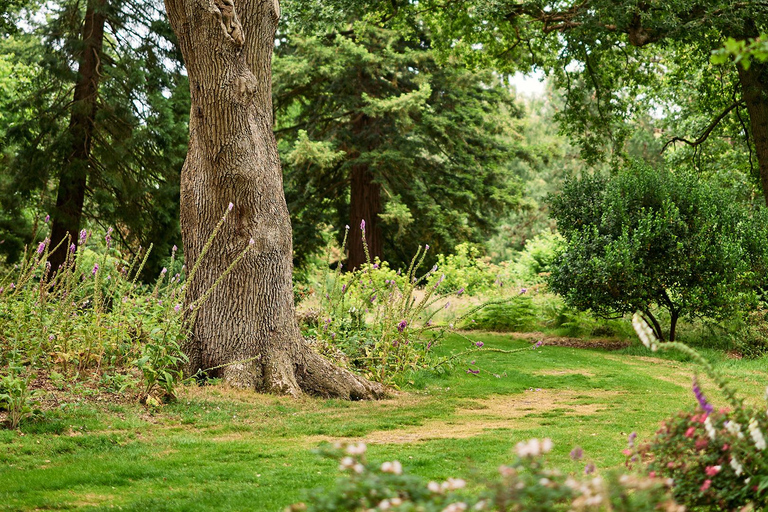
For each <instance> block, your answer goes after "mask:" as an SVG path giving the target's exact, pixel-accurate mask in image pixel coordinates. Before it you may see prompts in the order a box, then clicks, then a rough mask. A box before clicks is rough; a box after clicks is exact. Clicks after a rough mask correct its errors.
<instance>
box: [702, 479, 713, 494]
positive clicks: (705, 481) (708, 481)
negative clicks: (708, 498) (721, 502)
mask: <svg viewBox="0 0 768 512" xmlns="http://www.w3.org/2000/svg"><path fill="white" fill-rule="evenodd" d="M710 485H712V480H704V485H702V486H701V488H700V489H699V490H700V491H701V492H704V491H706V490H707V489H709V486H710Z"/></svg>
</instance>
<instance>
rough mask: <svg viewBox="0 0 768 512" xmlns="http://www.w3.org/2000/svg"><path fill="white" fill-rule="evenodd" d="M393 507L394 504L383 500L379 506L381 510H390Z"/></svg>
mask: <svg viewBox="0 0 768 512" xmlns="http://www.w3.org/2000/svg"><path fill="white" fill-rule="evenodd" d="M391 506H392V504H391V503H390V502H389V500H382V501H381V503H379V505H378V507H379V510H389V507H391Z"/></svg>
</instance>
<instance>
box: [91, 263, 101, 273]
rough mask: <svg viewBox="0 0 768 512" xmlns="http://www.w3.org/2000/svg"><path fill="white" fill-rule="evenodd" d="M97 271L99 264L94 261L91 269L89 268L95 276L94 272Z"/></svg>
mask: <svg viewBox="0 0 768 512" xmlns="http://www.w3.org/2000/svg"><path fill="white" fill-rule="evenodd" d="M98 271H99V264H98V263H94V264H93V270H91V274H92V275H94V276H95V275H96V272H98Z"/></svg>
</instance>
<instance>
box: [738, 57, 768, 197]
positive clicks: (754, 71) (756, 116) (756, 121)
mask: <svg viewBox="0 0 768 512" xmlns="http://www.w3.org/2000/svg"><path fill="white" fill-rule="evenodd" d="M736 67H737V68H738V69H739V81H740V82H741V87H742V96H743V98H744V103H746V105H747V112H749V123H750V128H751V129H752V141H753V142H754V144H755V155H756V156H757V164H758V169H759V172H760V184H761V185H762V187H763V196H764V197H765V202H766V204H768V64H765V63H759V62H753V63H752V65H751V66H750V67H749V69H744V67H742V66H741V65H737V66H736Z"/></svg>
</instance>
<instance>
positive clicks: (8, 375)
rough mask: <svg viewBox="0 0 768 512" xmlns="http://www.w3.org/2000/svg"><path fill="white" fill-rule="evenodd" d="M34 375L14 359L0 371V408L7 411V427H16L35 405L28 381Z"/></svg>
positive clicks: (30, 413)
mask: <svg viewBox="0 0 768 512" xmlns="http://www.w3.org/2000/svg"><path fill="white" fill-rule="evenodd" d="M33 378H34V375H33V374H32V373H30V372H27V371H26V370H25V368H24V367H23V366H21V365H20V364H18V363H17V362H15V361H11V362H10V363H9V364H8V368H7V371H6V372H3V373H0V409H5V410H6V411H8V427H9V428H11V429H15V428H18V426H19V423H21V420H23V419H24V418H26V417H28V416H30V415H32V413H33V407H34V406H35V404H36V403H35V400H34V394H33V392H32V390H31V388H30V382H31V381H32V379H33Z"/></svg>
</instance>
